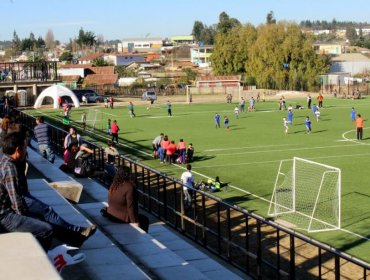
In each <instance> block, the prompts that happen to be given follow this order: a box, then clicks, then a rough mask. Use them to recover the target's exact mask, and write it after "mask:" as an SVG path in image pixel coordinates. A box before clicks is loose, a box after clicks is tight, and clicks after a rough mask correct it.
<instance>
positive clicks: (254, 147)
mask: <svg viewBox="0 0 370 280" xmlns="http://www.w3.org/2000/svg"><path fill="white" fill-rule="evenodd" d="M297 145H298V144H281V145H264V146H247V147H237V148H224V149H210V150H203V152H217V151H231V150H244V149H256V148H266V147H283V146H297Z"/></svg>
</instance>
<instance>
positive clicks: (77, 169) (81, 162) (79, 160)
mask: <svg viewBox="0 0 370 280" xmlns="http://www.w3.org/2000/svg"><path fill="white" fill-rule="evenodd" d="M93 153H94V151H93V150H91V149H90V148H89V147H88V146H87V144H86V143H83V144H82V145H81V146H80V150H79V151H78V152H77V154H76V157H75V158H74V169H73V171H74V174H75V176H77V177H87V176H92V175H93V173H94V167H93V164H92V162H91V155H92V154H93Z"/></svg>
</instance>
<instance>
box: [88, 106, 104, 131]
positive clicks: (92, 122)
mask: <svg viewBox="0 0 370 280" xmlns="http://www.w3.org/2000/svg"><path fill="white" fill-rule="evenodd" d="M109 118H110V117H109V115H108V114H106V113H104V112H102V111H101V110H99V109H89V111H88V112H87V114H86V125H87V130H89V131H94V130H101V131H105V130H106V125H107V122H108V119H109Z"/></svg>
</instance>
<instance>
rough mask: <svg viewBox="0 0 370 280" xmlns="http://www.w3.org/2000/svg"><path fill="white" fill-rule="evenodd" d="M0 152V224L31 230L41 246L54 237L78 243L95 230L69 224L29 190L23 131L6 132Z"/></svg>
mask: <svg viewBox="0 0 370 280" xmlns="http://www.w3.org/2000/svg"><path fill="white" fill-rule="evenodd" d="M1 145H2V147H3V153H2V154H1V155H0V227H1V228H2V229H3V230H5V231H6V232H30V233H32V234H33V235H34V236H35V238H36V239H37V240H38V241H39V242H40V244H41V246H42V247H43V248H44V250H48V249H49V248H50V246H51V241H52V238H53V237H56V238H57V239H59V240H60V241H61V242H65V243H67V244H69V245H71V246H75V247H80V246H81V245H82V244H83V242H84V241H86V240H87V239H88V238H89V237H90V236H91V235H93V234H94V233H95V231H96V226H89V227H87V228H84V227H80V226H77V225H72V224H69V223H68V222H66V221H65V220H63V219H62V218H61V217H60V216H59V215H58V214H57V213H56V212H55V211H54V210H53V208H51V207H50V206H48V205H46V204H44V203H43V202H41V201H39V200H38V199H36V198H34V197H33V196H32V195H31V194H30V193H29V191H28V185H27V179H26V175H25V168H26V163H25V158H26V152H27V141H26V136H25V133H22V132H13V133H9V134H7V135H6V136H5V137H4V139H3V141H2V143H1Z"/></svg>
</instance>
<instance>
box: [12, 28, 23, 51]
mask: <svg viewBox="0 0 370 280" xmlns="http://www.w3.org/2000/svg"><path fill="white" fill-rule="evenodd" d="M20 46H21V40H20V39H19V37H18V34H17V32H16V31H15V30H14V32H13V40H12V55H16V54H17V52H18V51H19V49H20Z"/></svg>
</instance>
